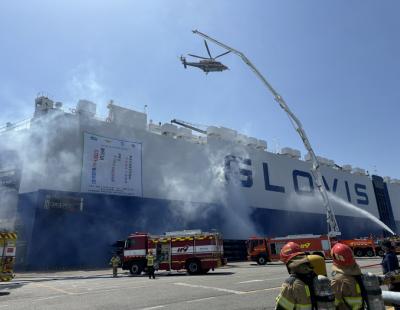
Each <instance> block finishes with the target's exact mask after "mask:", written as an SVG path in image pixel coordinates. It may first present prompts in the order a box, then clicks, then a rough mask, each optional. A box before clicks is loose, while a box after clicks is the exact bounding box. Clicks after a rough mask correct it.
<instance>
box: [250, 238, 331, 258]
mask: <svg viewBox="0 0 400 310" xmlns="http://www.w3.org/2000/svg"><path fill="white" fill-rule="evenodd" d="M290 241H292V242H296V243H298V244H299V245H300V247H301V248H302V249H303V251H304V252H305V253H306V254H316V255H320V256H322V257H324V258H330V249H331V245H330V240H329V237H328V236H326V235H290V236H286V237H276V238H259V237H251V238H250V239H248V240H247V254H248V259H249V260H251V261H255V262H257V264H259V265H265V264H266V263H267V262H272V261H278V260H279V254H280V251H281V249H282V247H283V246H284V245H285V244H286V243H288V242H290Z"/></svg>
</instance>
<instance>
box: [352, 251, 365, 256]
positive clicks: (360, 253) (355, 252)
mask: <svg viewBox="0 0 400 310" xmlns="http://www.w3.org/2000/svg"><path fill="white" fill-rule="evenodd" d="M354 255H355V256H357V257H361V256H364V251H363V250H362V249H354Z"/></svg>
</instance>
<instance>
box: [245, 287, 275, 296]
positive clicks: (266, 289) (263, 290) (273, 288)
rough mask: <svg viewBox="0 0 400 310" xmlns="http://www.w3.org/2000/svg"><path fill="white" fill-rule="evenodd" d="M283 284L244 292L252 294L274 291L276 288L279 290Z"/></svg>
mask: <svg viewBox="0 0 400 310" xmlns="http://www.w3.org/2000/svg"><path fill="white" fill-rule="evenodd" d="M281 288H282V287H281V286H277V287H270V288H263V289H261V290H254V291H246V292H243V293H242V294H252V293H258V292H265V291H274V290H279V289H281Z"/></svg>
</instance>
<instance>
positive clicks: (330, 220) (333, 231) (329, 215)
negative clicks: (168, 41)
mask: <svg viewBox="0 0 400 310" xmlns="http://www.w3.org/2000/svg"><path fill="white" fill-rule="evenodd" d="M193 33H194V34H197V35H199V36H201V37H203V38H205V39H206V40H209V41H211V42H214V43H215V44H217V45H219V46H221V47H223V48H225V49H227V50H228V51H231V52H232V53H234V54H236V55H237V56H239V57H240V58H241V59H242V60H243V61H244V63H245V64H246V65H248V66H249V67H250V68H251V70H252V71H253V72H254V73H255V74H256V75H257V77H258V78H259V79H260V80H261V81H262V82H263V83H264V85H265V86H266V87H267V88H268V90H269V91H270V92H271V93H272V95H273V96H274V99H275V101H276V102H278V104H279V106H280V107H281V108H282V109H283V110H284V111H285V112H286V114H287V115H288V117H289V119H290V121H291V123H292V125H293V127H294V128H295V130H296V131H297V133H298V134H299V135H300V138H301V140H302V141H303V144H304V146H305V148H306V149H307V151H308V153H309V154H310V156H311V160H312V169H311V172H312V175H313V178H314V181H315V184H316V186H317V188H318V191H319V192H320V194H321V197H322V201H323V206H324V207H325V210H326V221H327V225H328V235H329V236H331V237H335V236H339V235H340V234H341V233H340V230H339V226H338V224H337V221H336V217H335V214H334V213H333V209H332V208H331V205H330V203H329V198H328V194H327V192H326V189H325V187H324V186H323V182H322V175H321V171H320V164H319V162H318V159H317V156H316V155H315V153H314V150H313V149H312V147H311V143H310V141H309V140H308V137H307V135H306V132H305V130H304V128H303V125H302V124H301V122H300V120H299V119H298V118H297V117H296V116H295V115H294V113H293V112H292V111H291V110H290V109H289V106H288V105H287V104H286V102H285V100H283V98H282V96H281V95H279V93H278V92H277V91H276V90H275V89H274V88H273V87H272V85H271V84H270V83H268V81H267V80H266V79H265V77H264V76H263V75H262V74H261V73H260V71H258V70H257V68H256V67H255V66H254V65H253V64H252V63H251V62H250V60H249V59H248V58H247V57H246V56H245V55H244V54H243V53H242V52H239V51H238V50H235V49H233V48H232V47H229V46H228V45H225V44H223V43H221V42H219V41H217V40H215V39H213V38H211V37H209V36H208V35H206V34H204V33H202V32H200V31H197V30H193Z"/></svg>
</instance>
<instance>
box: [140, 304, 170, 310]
mask: <svg viewBox="0 0 400 310" xmlns="http://www.w3.org/2000/svg"><path fill="white" fill-rule="evenodd" d="M164 307H165V306H164V305H159V306H154V307H148V308H142V309H140V310H150V309H159V308H164Z"/></svg>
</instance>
